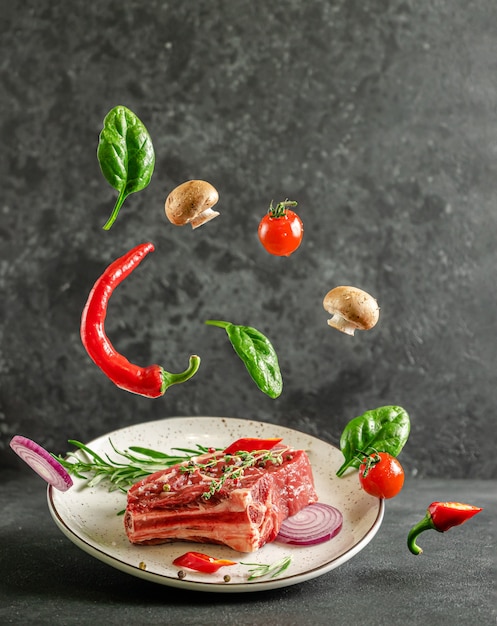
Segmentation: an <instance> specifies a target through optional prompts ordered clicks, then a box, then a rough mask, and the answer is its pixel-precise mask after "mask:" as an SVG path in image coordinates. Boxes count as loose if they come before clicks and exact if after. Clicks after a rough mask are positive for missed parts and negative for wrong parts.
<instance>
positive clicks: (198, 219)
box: [190, 209, 219, 228]
mask: <svg viewBox="0 0 497 626" xmlns="http://www.w3.org/2000/svg"><path fill="white" fill-rule="evenodd" d="M218 215H219V211H214V210H213V209H205V211H203V212H202V213H200V214H199V215H197V216H195V217H194V218H193V219H192V220H191V222H190V224H191V225H192V228H198V227H199V226H202V224H205V223H206V222H209V221H210V220H212V219H214V218H215V217H217V216H218Z"/></svg>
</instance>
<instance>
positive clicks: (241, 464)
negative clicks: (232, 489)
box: [180, 448, 288, 500]
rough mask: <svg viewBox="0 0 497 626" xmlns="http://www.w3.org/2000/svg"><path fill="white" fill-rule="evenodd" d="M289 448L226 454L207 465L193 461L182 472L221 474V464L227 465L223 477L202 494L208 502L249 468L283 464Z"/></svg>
mask: <svg viewBox="0 0 497 626" xmlns="http://www.w3.org/2000/svg"><path fill="white" fill-rule="evenodd" d="M287 450H288V448H284V449H282V450H278V451H276V452H275V451H273V450H257V451H254V452H241V451H240V452H236V453H234V454H226V455H225V456H224V457H213V458H212V459H210V460H209V461H207V462H206V463H198V462H196V461H194V460H191V461H190V462H189V463H188V464H186V465H184V466H182V467H181V468H180V469H181V471H182V472H189V473H193V472H196V471H197V470H198V471H200V472H202V473H204V474H207V475H209V474H211V473H215V474H216V475H217V474H218V473H219V469H218V466H219V463H223V462H224V463H225V465H223V466H222V469H221V472H222V473H221V476H220V477H219V478H213V479H212V481H211V482H210V485H209V489H208V490H207V491H206V492H204V493H203V494H202V497H203V498H205V499H206V500H208V499H209V498H211V497H212V496H213V495H214V494H215V493H216V492H218V491H220V490H221V489H222V487H223V485H224V484H225V482H226V481H227V480H236V479H238V478H241V477H242V476H243V474H244V472H245V470H246V469H248V468H249V467H255V466H260V467H263V466H265V465H266V463H268V462H270V463H273V464H274V465H281V464H282V463H283V456H284V454H285V452H287Z"/></svg>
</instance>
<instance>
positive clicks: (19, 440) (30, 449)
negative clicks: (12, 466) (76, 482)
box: [10, 435, 73, 491]
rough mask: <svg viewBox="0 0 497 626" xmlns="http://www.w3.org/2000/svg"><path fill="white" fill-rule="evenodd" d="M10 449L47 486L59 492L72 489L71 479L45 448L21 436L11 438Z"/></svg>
mask: <svg viewBox="0 0 497 626" xmlns="http://www.w3.org/2000/svg"><path fill="white" fill-rule="evenodd" d="M10 447H11V448H12V450H14V452H15V453H16V454H17V455H18V456H20V457H21V459H22V460H23V461H24V462H25V463H27V464H28V465H29V466H30V467H31V469H33V470H34V471H35V472H36V473H37V474H38V475H39V476H41V477H42V478H43V479H44V480H45V481H46V482H47V483H48V484H49V485H52V486H53V487H55V488H56V489H58V490H59V491H67V490H68V489H69V487H72V484H73V482H72V478H71V477H70V476H69V474H68V473H67V471H66V470H65V468H64V467H62V465H61V464H60V463H59V462H58V461H57V460H56V459H54V457H53V456H52V455H51V454H50V452H47V451H46V450H45V448H42V447H41V446H40V445H38V444H37V443H35V442H34V441H32V440H31V439H28V438H27V437H23V436H22V435H15V436H14V437H12V439H11V441H10Z"/></svg>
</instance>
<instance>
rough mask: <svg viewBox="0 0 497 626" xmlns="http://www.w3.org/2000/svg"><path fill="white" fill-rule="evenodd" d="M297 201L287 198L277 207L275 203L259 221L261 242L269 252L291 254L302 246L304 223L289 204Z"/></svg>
mask: <svg viewBox="0 0 497 626" xmlns="http://www.w3.org/2000/svg"><path fill="white" fill-rule="evenodd" d="M296 204H297V203H296V202H292V201H288V200H285V201H284V202H279V203H278V204H277V205H276V207H273V203H272V202H271V205H270V207H269V210H268V212H267V213H266V215H265V216H264V217H263V218H262V219H261V221H260V223H259V229H258V235H259V239H260V242H261V243H262V245H263V246H264V248H265V249H266V250H267V252H269V254H274V255H275V256H290V255H291V254H292V252H295V250H296V249H297V248H298V247H299V246H300V244H301V242H302V237H303V235H304V225H303V223H302V220H301V219H300V217H299V216H298V215H297V214H296V213H295V212H294V211H292V210H291V209H289V208H288V207H289V206H296Z"/></svg>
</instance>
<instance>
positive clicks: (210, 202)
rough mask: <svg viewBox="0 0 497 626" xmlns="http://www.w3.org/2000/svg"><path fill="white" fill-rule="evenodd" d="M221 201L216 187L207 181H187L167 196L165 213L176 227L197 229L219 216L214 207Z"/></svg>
mask: <svg viewBox="0 0 497 626" xmlns="http://www.w3.org/2000/svg"><path fill="white" fill-rule="evenodd" d="M218 200H219V194H218V192H217V190H216V189H215V187H213V186H212V185H211V184H210V183H208V182H206V181H205V180H187V181H186V182H184V183H182V184H181V185H178V187H176V188H175V189H173V190H172V191H171V193H170V194H169V195H168V196H167V198H166V202H165V207H164V208H165V211H166V215H167V218H168V220H169V221H170V222H171V223H172V224H174V225H175V226H184V225H185V224H191V226H192V228H197V227H198V226H201V225H202V224H205V222H208V221H209V220H212V219H213V218H215V217H217V216H218V215H219V212H218V211H214V210H213V209H212V207H213V206H214V205H215V204H216V203H217V201H218Z"/></svg>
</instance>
